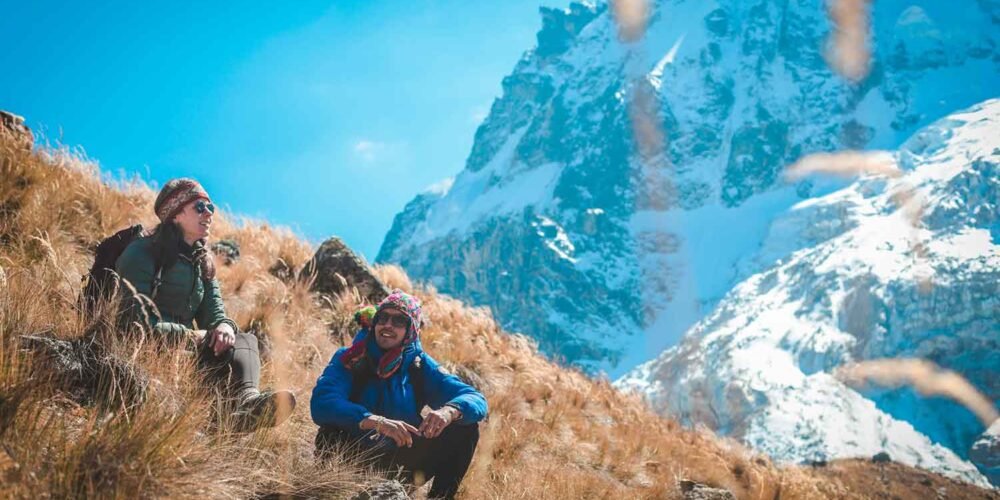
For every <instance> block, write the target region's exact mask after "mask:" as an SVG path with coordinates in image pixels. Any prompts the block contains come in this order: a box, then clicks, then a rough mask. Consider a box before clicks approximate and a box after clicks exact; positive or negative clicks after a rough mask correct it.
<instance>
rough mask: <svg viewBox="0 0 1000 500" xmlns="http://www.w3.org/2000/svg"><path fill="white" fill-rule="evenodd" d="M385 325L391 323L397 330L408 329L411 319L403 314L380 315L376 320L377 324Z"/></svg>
mask: <svg viewBox="0 0 1000 500" xmlns="http://www.w3.org/2000/svg"><path fill="white" fill-rule="evenodd" d="M383 323H389V324H391V325H392V326H393V327H395V328H407V327H409V326H410V318H407V317H406V316H403V315H401V314H391V315H390V314H379V315H378V316H377V317H376V318H375V324H376V325H381V324H383Z"/></svg>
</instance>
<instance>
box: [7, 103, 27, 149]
mask: <svg viewBox="0 0 1000 500" xmlns="http://www.w3.org/2000/svg"><path fill="white" fill-rule="evenodd" d="M0 135H5V136H8V137H10V138H12V139H13V142H14V143H15V144H18V145H20V146H21V147H23V148H24V149H28V150H30V149H31V148H32V147H33V146H34V145H35V136H34V134H32V133H31V129H30V128H28V126H27V125H25V124H24V117H21V116H18V115H15V114H13V113H10V112H7V111H3V110H0Z"/></svg>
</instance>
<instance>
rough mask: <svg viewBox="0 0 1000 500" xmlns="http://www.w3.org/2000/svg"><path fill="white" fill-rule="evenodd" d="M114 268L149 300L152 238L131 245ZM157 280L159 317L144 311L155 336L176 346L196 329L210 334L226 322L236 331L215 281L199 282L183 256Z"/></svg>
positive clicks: (198, 271) (197, 272)
mask: <svg viewBox="0 0 1000 500" xmlns="http://www.w3.org/2000/svg"><path fill="white" fill-rule="evenodd" d="M115 267H116V270H117V272H118V274H119V275H120V276H121V277H122V278H124V279H126V280H128V281H129V283H131V284H132V286H134V287H135V289H136V291H137V292H139V293H140V294H143V295H145V296H146V297H149V296H150V295H151V293H152V290H153V276H154V272H155V270H154V259H153V238H152V237H151V236H145V237H140V238H138V239H136V240H135V241H133V242H132V243H130V244H129V246H128V247H126V248H125V251H123V252H122V254H121V256H120V257H118V262H117V264H116V266H115ZM160 279H161V283H160V288H159V289H158V290H157V292H156V297H155V298H154V299H153V302H154V303H155V304H156V309H157V310H158V311H159V317H157V315H156V314H153V312H152V311H149V310H147V311H146V315H148V317H149V322H150V326H151V327H152V329H153V331H154V332H156V333H159V334H161V335H163V336H164V337H166V338H167V339H168V340H171V341H175V342H179V341H181V340H183V339H185V338H186V336H187V333H188V332H189V331H190V330H193V329H195V328H196V325H197V328H198V329H203V330H211V329H212V328H215V327H216V326H218V325H220V324H221V323H224V322H225V323H229V324H230V325H231V326H232V327H233V331H238V329H237V328H236V323H235V322H233V320H231V319H229V318H227V317H226V311H225V308H224V307H223V305H222V295H221V294H220V292H219V282H218V280H215V279H213V280H211V281H209V282H207V283H206V282H205V281H204V280H202V279H201V268H200V267H198V266H196V265H193V264H192V262H191V259H190V257H189V256H187V255H185V254H184V253H183V252H182V253H181V255H180V256H179V257H178V259H177V263H176V264H174V265H173V266H171V267H170V268H169V269H164V270H163V273H162V275H161V277H160ZM126 314H129V313H128V312H126Z"/></svg>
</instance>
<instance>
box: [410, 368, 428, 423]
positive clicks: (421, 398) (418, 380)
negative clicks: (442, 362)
mask: <svg viewBox="0 0 1000 500" xmlns="http://www.w3.org/2000/svg"><path fill="white" fill-rule="evenodd" d="M423 365H424V359H423V357H422V355H421V354H418V355H417V357H415V358H413V362H412V363H410V383H411V384H413V399H414V400H415V401H416V402H417V413H420V410H423V409H424V405H426V404H427V391H426V385H425V382H426V381H425V380H424V370H423V368H424V366H423Z"/></svg>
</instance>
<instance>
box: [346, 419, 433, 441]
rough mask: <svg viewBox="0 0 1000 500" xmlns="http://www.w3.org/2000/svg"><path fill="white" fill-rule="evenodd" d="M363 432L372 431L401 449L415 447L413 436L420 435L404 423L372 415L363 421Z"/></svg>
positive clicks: (415, 429) (412, 427)
mask: <svg viewBox="0 0 1000 500" xmlns="http://www.w3.org/2000/svg"><path fill="white" fill-rule="evenodd" d="M360 427H361V428H362V429H363V430H366V431H367V430H372V429H374V430H375V432H377V433H379V434H381V435H383V436H386V437H388V438H389V439H392V440H393V442H395V443H396V446H399V447H403V446H405V447H407V448H409V447H411V446H413V434H418V433H419V431H417V428H416V427H414V426H412V425H410V424H408V423H406V422H404V421H402V420H392V419H389V418H385V417H380V416H378V415H372V416H370V417H368V418H366V419H364V420H362V421H361V426H360Z"/></svg>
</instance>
